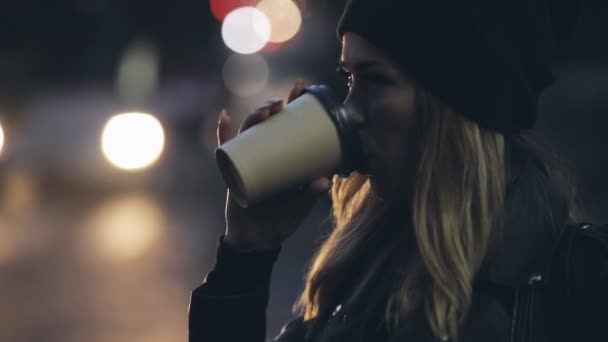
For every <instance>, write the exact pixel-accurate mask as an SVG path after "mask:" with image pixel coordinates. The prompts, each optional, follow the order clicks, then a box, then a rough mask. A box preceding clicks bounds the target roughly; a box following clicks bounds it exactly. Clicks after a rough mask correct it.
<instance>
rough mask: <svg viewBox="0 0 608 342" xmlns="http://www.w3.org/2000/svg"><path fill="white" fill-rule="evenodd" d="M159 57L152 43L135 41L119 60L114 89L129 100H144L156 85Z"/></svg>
mask: <svg viewBox="0 0 608 342" xmlns="http://www.w3.org/2000/svg"><path fill="white" fill-rule="evenodd" d="M159 70H160V58H159V54H158V51H157V50H156V49H155V48H154V46H153V45H151V44H150V43H147V42H145V41H135V42H133V43H132V44H131V45H129V47H128V48H127V49H126V51H125V53H124V55H123V56H122V58H121V60H120V65H119V67H118V72H117V76H116V90H117V92H118V94H119V95H120V97H121V98H123V99H125V100H127V101H129V102H138V101H142V100H145V98H146V97H147V96H149V95H150V94H151V93H152V92H153V91H154V90H155V89H156V87H157V85H158V79H159V73H160V71H159Z"/></svg>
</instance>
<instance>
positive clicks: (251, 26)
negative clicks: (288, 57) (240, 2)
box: [222, 7, 271, 54]
mask: <svg viewBox="0 0 608 342" xmlns="http://www.w3.org/2000/svg"><path fill="white" fill-rule="evenodd" d="M270 32H271V27H270V22H269V21H268V18H267V17H266V15H265V14H264V13H262V12H261V11H260V10H258V9H257V8H255V7H241V8H237V9H236V10H234V11H232V12H230V14H228V15H227V16H226V18H225V19H224V22H223V23H222V38H223V39H224V43H225V44H226V46H228V47H229V48H230V49H231V50H233V51H234V52H236V53H240V54H251V53H256V52H258V51H260V50H261V49H262V48H263V47H264V46H265V45H266V43H268V41H269V40H270Z"/></svg>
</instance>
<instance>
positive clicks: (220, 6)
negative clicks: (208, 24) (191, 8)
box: [209, 0, 258, 21]
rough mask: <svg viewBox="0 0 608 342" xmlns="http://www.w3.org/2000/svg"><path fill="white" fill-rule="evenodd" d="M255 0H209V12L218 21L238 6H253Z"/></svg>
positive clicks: (222, 19)
mask: <svg viewBox="0 0 608 342" xmlns="http://www.w3.org/2000/svg"><path fill="white" fill-rule="evenodd" d="M257 2H258V1H257V0H211V1H210V4H209V5H210V7H211V13H213V16H215V18H216V19H217V20H219V21H224V19H225V18H226V16H227V15H228V13H230V12H232V11H234V10H235V9H237V8H240V7H254V6H255V4H256V3H257Z"/></svg>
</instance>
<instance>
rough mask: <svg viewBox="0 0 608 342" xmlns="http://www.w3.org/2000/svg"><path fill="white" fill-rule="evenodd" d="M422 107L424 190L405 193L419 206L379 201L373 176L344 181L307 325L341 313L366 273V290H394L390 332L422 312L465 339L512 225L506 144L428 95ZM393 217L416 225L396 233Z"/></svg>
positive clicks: (419, 173)
mask: <svg viewBox="0 0 608 342" xmlns="http://www.w3.org/2000/svg"><path fill="white" fill-rule="evenodd" d="M416 106H417V108H418V114H417V117H419V118H420V121H419V122H418V123H417V125H419V126H420V128H421V129H420V130H417V131H418V132H421V133H420V137H419V139H417V140H418V142H419V146H418V151H417V159H418V160H417V168H416V172H415V175H414V179H415V181H414V182H413V183H412V189H413V191H412V193H411V194H404V195H405V196H411V199H410V200H409V201H407V202H404V203H409V205H407V204H400V205H402V206H403V205H407V206H409V207H407V208H404V207H401V208H400V207H398V206H396V207H391V206H390V205H388V204H387V203H386V202H384V201H382V200H381V199H379V198H378V197H377V196H376V195H375V194H374V193H373V191H372V188H371V186H370V180H369V179H368V177H366V176H363V175H361V174H359V173H357V172H353V173H351V175H350V176H349V177H347V178H340V177H339V176H337V175H336V176H334V179H333V182H334V183H333V184H334V185H333V187H332V189H331V198H332V201H333V204H332V210H331V215H332V217H333V222H334V226H333V229H332V231H331V232H330V234H329V236H328V237H327V239H326V240H325V241H324V243H323V244H322V245H321V247H320V248H319V249H318V251H317V252H316V253H315V255H314V256H313V261H312V263H311V264H310V266H309V269H308V272H307V274H306V277H305V287H304V289H303V291H302V293H301V295H300V297H299V298H298V300H297V301H296V303H295V304H294V307H293V310H294V313H299V314H301V315H303V316H304V320H310V319H313V318H315V317H317V316H318V315H319V314H320V312H322V311H323V310H324V309H326V308H327V307H328V306H329V305H332V304H334V303H332V302H330V301H331V300H333V299H334V298H335V296H336V295H338V294H339V293H341V291H343V290H344V288H345V286H347V284H351V283H352V280H353V279H354V278H353V277H355V276H357V275H356V274H355V273H356V272H353V271H352V268H353V265H357V268H358V269H359V270H363V271H364V272H365V273H364V275H363V278H364V279H366V281H371V279H373V277H374V276H377V277H379V279H382V280H384V281H385V282H388V283H390V284H385V285H386V286H387V287H386V288H384V291H385V292H384V293H383V295H384V296H385V297H384V302H383V305H384V308H385V310H384V312H385V313H384V316H385V317H384V318H385V321H386V322H387V324H388V327H389V329H390V330H392V331H394V330H396V329H397V328H398V327H399V323H400V322H402V319H403V318H404V317H405V316H407V315H409V314H410V313H412V311H413V310H415V309H417V308H421V310H423V311H424V317H425V318H426V321H427V322H428V324H429V326H430V327H431V329H432V331H433V333H434V335H435V336H436V337H438V338H440V339H443V340H447V338H448V337H449V338H451V339H452V340H455V339H456V338H457V337H458V332H459V327H460V326H461V325H462V323H463V321H464V320H465V319H466V317H467V314H468V310H469V306H470V303H471V297H472V292H473V279H474V276H475V274H476V272H477V270H478V269H479V268H480V265H481V262H482V260H483V258H484V256H485V255H486V252H487V250H488V247H489V245H490V243H491V241H492V239H493V238H494V237H495V233H496V232H497V231H498V230H499V229H498V228H500V222H501V221H502V220H501V216H502V212H503V206H504V197H505V192H506V190H505V188H506V185H505V178H506V172H505V147H504V137H503V135H502V134H500V133H494V132H491V131H487V130H484V129H482V128H480V127H479V126H478V125H477V124H476V123H474V122H472V121H469V120H468V119H466V118H464V117H463V116H462V115H460V114H458V113H455V112H454V111H453V110H451V109H450V108H449V107H447V106H445V105H443V104H442V103H441V102H440V101H438V100H437V99H436V98H434V97H433V96H432V95H431V94H430V93H428V92H427V91H425V90H424V89H422V88H419V89H418V90H417V95H416ZM404 178H406V177H404ZM391 212H393V213H395V212H397V213H399V212H401V213H409V216H408V215H402V218H405V219H406V220H403V223H402V224H401V225H400V226H398V227H392V226H391V225H390V224H389V222H391V221H387V222H385V221H383V218H386V217H387V215H389V214H390V213H391ZM408 218H409V219H408ZM393 225H394V223H393ZM370 248H371V249H372V252H371V253H369V251H370ZM364 253H368V254H366V257H365V258H364V257H363V255H364ZM369 255H372V256H371V259H370V257H369ZM361 263H364V265H367V266H359V265H362V264H361ZM380 270H382V271H380ZM358 276H359V277H362V275H361V274H359V275H358ZM357 279H359V280H360V279H361V278H357ZM376 280H377V279H376ZM374 286H375V288H376V289H380V288H379V287H378V286H379V285H378V284H376V283H375V284H374ZM374 292H377V291H374ZM386 295H388V299H387V297H386ZM334 305H335V304H334Z"/></svg>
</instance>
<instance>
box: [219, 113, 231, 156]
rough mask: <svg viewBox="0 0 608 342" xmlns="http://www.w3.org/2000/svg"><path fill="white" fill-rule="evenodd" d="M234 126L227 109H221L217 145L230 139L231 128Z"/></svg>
mask: <svg viewBox="0 0 608 342" xmlns="http://www.w3.org/2000/svg"><path fill="white" fill-rule="evenodd" d="M231 127H232V119H231V118H230V117H229V116H228V113H227V112H226V109H222V110H221V111H220V115H219V118H218V122H217V146H218V147H219V146H220V145H222V144H224V143H225V142H226V141H228V140H230V139H231V137H230V130H231Z"/></svg>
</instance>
